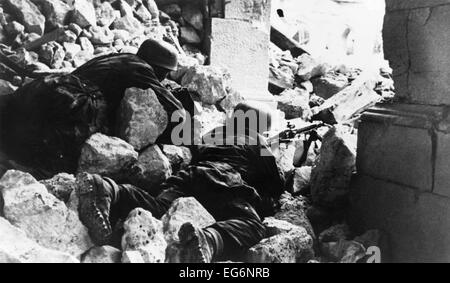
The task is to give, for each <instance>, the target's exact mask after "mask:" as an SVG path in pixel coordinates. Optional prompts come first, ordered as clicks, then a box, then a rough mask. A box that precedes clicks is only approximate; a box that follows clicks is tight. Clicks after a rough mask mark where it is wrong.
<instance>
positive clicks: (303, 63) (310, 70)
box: [296, 53, 329, 81]
mask: <svg viewBox="0 0 450 283" xmlns="http://www.w3.org/2000/svg"><path fill="white" fill-rule="evenodd" d="M297 63H298V66H299V68H298V70H297V74H296V75H297V77H299V78H300V80H302V81H309V80H311V79H312V78H316V77H320V76H323V75H325V73H326V72H327V69H328V68H329V67H328V66H326V65H325V64H323V63H321V62H319V61H317V60H316V59H314V58H313V57H311V55H308V54H306V53H305V54H303V55H301V56H300V57H298V58H297Z"/></svg>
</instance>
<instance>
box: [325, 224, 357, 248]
mask: <svg viewBox="0 0 450 283" xmlns="http://www.w3.org/2000/svg"><path fill="white" fill-rule="evenodd" d="M349 237H350V228H349V227H348V225H347V224H338V225H334V226H331V227H330V228H328V229H326V230H324V231H323V232H322V233H320V235H319V242H320V243H328V242H338V241H340V240H348V238H349Z"/></svg>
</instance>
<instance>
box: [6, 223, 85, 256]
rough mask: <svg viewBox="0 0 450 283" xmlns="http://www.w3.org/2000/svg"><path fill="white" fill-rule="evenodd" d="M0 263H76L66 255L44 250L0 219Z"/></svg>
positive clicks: (20, 231) (17, 229)
mask: <svg viewBox="0 0 450 283" xmlns="http://www.w3.org/2000/svg"><path fill="white" fill-rule="evenodd" d="M0 262H2V263H78V260H77V259H76V258H75V257H73V256H72V255H70V254H68V253H63V252H59V251H54V250H50V249H46V248H44V247H42V246H40V245H38V244H37V243H36V242H33V241H32V240H30V239H29V238H27V236H26V235H25V233H24V232H23V231H22V230H20V229H19V228H17V227H15V226H13V225H12V224H11V223H9V222H8V221H7V220H6V219H5V218H3V217H0Z"/></svg>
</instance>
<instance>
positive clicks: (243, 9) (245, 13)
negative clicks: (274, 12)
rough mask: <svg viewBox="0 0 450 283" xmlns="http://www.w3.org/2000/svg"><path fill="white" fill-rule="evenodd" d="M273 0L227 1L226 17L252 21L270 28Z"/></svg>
mask: <svg viewBox="0 0 450 283" xmlns="http://www.w3.org/2000/svg"><path fill="white" fill-rule="evenodd" d="M270 12H271V0H240V1H226V3H225V11H224V14H225V18H226V19H237V20H245V21H248V20H250V21H252V22H253V23H260V24H262V25H263V26H265V27H267V28H268V30H269V29H270V16H271V13H270Z"/></svg>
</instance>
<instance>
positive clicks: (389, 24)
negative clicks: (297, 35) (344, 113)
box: [350, 0, 450, 262]
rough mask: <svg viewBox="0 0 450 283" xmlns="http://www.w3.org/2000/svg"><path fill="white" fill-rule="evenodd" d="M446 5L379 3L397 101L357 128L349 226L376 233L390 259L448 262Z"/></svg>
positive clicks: (449, 50)
mask: <svg viewBox="0 0 450 283" xmlns="http://www.w3.org/2000/svg"><path fill="white" fill-rule="evenodd" d="M449 25H450V0H387V1H386V16H385V21H384V29H383V37H384V52H385V56H386V59H388V60H389V61H390V64H391V67H392V68H393V70H394V80H395V86H396V92H397V97H398V98H399V101H400V102H397V103H394V104H390V105H380V106H378V107H376V108H374V109H371V110H370V111H368V112H367V113H365V114H364V115H363V117H362V121H361V123H360V126H359V140H358V157H357V169H358V176H357V177H356V178H355V181H354V182H353V184H352V192H351V204H352V205H351V213H350V222H351V223H352V224H353V227H355V228H356V229H359V230H360V231H363V230H366V229H371V228H378V229H382V230H383V231H384V232H385V233H386V235H387V236H388V239H389V248H387V249H385V250H384V251H383V250H382V253H383V252H385V253H386V254H387V255H388V256H387V257H385V258H384V259H385V260H387V261H393V262H450V233H449V231H450V127H449V125H450V120H449V106H450V93H449V90H450V80H449V78H450V64H449V62H450V44H449V43H450V29H449V28H448V27H449Z"/></svg>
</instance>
